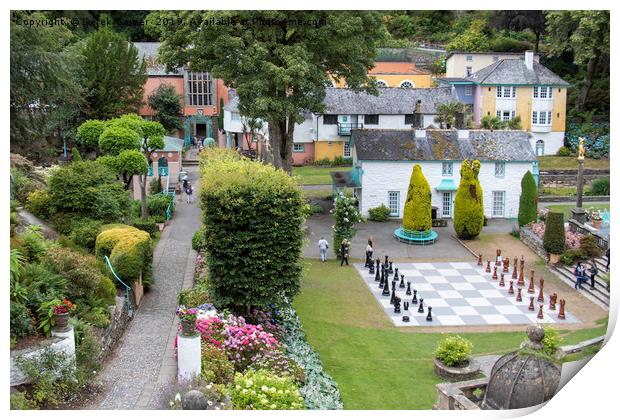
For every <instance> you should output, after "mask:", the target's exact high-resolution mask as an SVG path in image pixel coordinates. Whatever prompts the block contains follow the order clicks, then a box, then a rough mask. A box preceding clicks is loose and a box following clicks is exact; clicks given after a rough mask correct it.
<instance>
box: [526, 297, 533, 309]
mask: <svg viewBox="0 0 620 420" xmlns="http://www.w3.org/2000/svg"><path fill="white" fill-rule="evenodd" d="M527 309H528V310H529V311H533V310H534V296H530V306H528V307H527Z"/></svg>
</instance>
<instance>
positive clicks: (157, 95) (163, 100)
mask: <svg viewBox="0 0 620 420" xmlns="http://www.w3.org/2000/svg"><path fill="white" fill-rule="evenodd" d="M148 104H149V106H150V107H151V108H153V110H154V111H155V120H156V121H159V122H160V123H161V125H162V126H163V127H164V129H166V131H167V132H171V131H174V130H178V129H179V128H180V126H181V116H182V115H183V110H182V109H181V96H179V95H178V94H177V93H176V91H175V90H174V86H172V85H168V84H162V85H159V87H158V88H157V89H156V90H155V92H153V93H152V94H151V95H150V96H149V97H148Z"/></svg>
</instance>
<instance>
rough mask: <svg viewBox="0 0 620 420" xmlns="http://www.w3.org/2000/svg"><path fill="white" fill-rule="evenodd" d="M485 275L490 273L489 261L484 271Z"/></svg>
mask: <svg viewBox="0 0 620 420" xmlns="http://www.w3.org/2000/svg"><path fill="white" fill-rule="evenodd" d="M484 272H485V273H490V272H491V261H489V260H487V268H486V269H485V270H484Z"/></svg>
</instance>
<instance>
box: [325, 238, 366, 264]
mask: <svg viewBox="0 0 620 420" xmlns="http://www.w3.org/2000/svg"><path fill="white" fill-rule="evenodd" d="M350 247H351V241H349V240H348V239H346V238H345V239H343V240H342V242H341V243H340V266H341V267H342V266H343V265H345V264H346V265H349V249H350ZM328 249H329V243H328V242H327V240H326V239H325V238H324V237H323V236H321V239H320V240H319V254H320V256H321V262H326V261H327V250H328ZM372 253H373V243H372V239H371V238H368V244H367V245H366V260H369V259H372Z"/></svg>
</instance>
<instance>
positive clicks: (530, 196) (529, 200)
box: [519, 171, 538, 226]
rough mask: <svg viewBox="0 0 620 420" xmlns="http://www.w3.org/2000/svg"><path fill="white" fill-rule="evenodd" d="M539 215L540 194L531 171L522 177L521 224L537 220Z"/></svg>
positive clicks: (520, 198)
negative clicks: (537, 191) (537, 192)
mask: <svg viewBox="0 0 620 420" xmlns="http://www.w3.org/2000/svg"><path fill="white" fill-rule="evenodd" d="M537 216H538V195H537V194H536V181H535V180H534V177H533V176H532V173H531V172H530V171H527V172H526V173H525V175H523V178H522V179H521V196H520V197H519V226H525V225H527V224H528V223H530V222H535V221H536V218H537Z"/></svg>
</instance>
